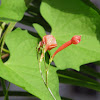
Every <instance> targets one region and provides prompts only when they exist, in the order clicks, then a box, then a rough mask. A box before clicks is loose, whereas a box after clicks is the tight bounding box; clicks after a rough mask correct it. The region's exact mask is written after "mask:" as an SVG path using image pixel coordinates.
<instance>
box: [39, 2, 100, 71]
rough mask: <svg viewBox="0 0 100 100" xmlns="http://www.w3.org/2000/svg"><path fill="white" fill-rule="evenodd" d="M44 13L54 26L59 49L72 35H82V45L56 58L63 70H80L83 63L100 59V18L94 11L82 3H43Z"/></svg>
mask: <svg viewBox="0 0 100 100" xmlns="http://www.w3.org/2000/svg"><path fill="white" fill-rule="evenodd" d="M41 14H42V16H43V17H44V18H45V19H46V21H47V22H48V23H49V24H50V25H51V28H52V32H51V34H52V35H54V37H55V38H56V40H57V43H58V47H59V46H61V45H62V44H63V43H65V42H67V41H68V40H70V39H71V38H72V36H74V35H82V40H81V42H80V44H78V45H71V46H69V47H67V48H66V49H64V50H62V51H61V52H59V53H58V54H57V55H56V56H55V58H54V61H55V64H56V65H57V67H58V68H59V69H65V68H73V69H76V70H79V66H80V65H82V64H86V63H89V62H95V61H99V60H100V15H99V14H98V13H97V12H96V11H95V10H94V9H92V8H91V7H89V6H87V5H86V4H84V3H83V2H82V1H81V0H43V2H42V5H41ZM58 47H57V48H58ZM57 48H55V49H53V50H52V51H51V53H52V54H53V53H54V51H55V50H56V49H57Z"/></svg>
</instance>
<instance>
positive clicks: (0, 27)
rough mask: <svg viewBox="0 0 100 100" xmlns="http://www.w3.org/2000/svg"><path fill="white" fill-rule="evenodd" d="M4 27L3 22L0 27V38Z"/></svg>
mask: <svg viewBox="0 0 100 100" xmlns="http://www.w3.org/2000/svg"><path fill="white" fill-rule="evenodd" d="M5 25H6V23H5V22H3V23H2V24H1V26H0V37H1V34H2V32H3V30H4V29H5Z"/></svg>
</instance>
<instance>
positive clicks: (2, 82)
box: [0, 78, 8, 100]
mask: <svg viewBox="0 0 100 100" xmlns="http://www.w3.org/2000/svg"><path fill="white" fill-rule="evenodd" d="M0 79H1V85H2V88H3V94H4V96H6V100H8V95H6V85H5V80H4V79H3V78H0Z"/></svg>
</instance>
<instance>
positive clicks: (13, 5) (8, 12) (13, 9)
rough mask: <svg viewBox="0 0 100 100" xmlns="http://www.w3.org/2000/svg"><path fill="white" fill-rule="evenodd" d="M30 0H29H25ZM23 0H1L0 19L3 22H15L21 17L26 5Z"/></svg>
mask: <svg viewBox="0 0 100 100" xmlns="http://www.w3.org/2000/svg"><path fill="white" fill-rule="evenodd" d="M26 1H28V2H29V1H31V0H26ZM26 1H25V0H1V5H0V20H2V21H4V22H13V21H15V22H17V21H19V20H21V19H22V17H23V15H24V13H25V11H26V9H27V5H26V3H25V2H26Z"/></svg>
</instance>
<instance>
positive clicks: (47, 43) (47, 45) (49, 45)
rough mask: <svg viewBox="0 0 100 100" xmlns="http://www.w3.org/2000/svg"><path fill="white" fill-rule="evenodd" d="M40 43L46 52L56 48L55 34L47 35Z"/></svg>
mask: <svg viewBox="0 0 100 100" xmlns="http://www.w3.org/2000/svg"><path fill="white" fill-rule="evenodd" d="M39 45H40V47H44V51H43V53H45V52H46V51H47V50H51V49H53V48H55V47H56V46H57V42H56V39H55V37H54V36H53V35H45V36H44V37H43V39H42V41H40V42H39ZM43 53H42V54H41V60H42V58H43V56H44V55H43ZM41 60H40V61H41Z"/></svg>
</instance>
